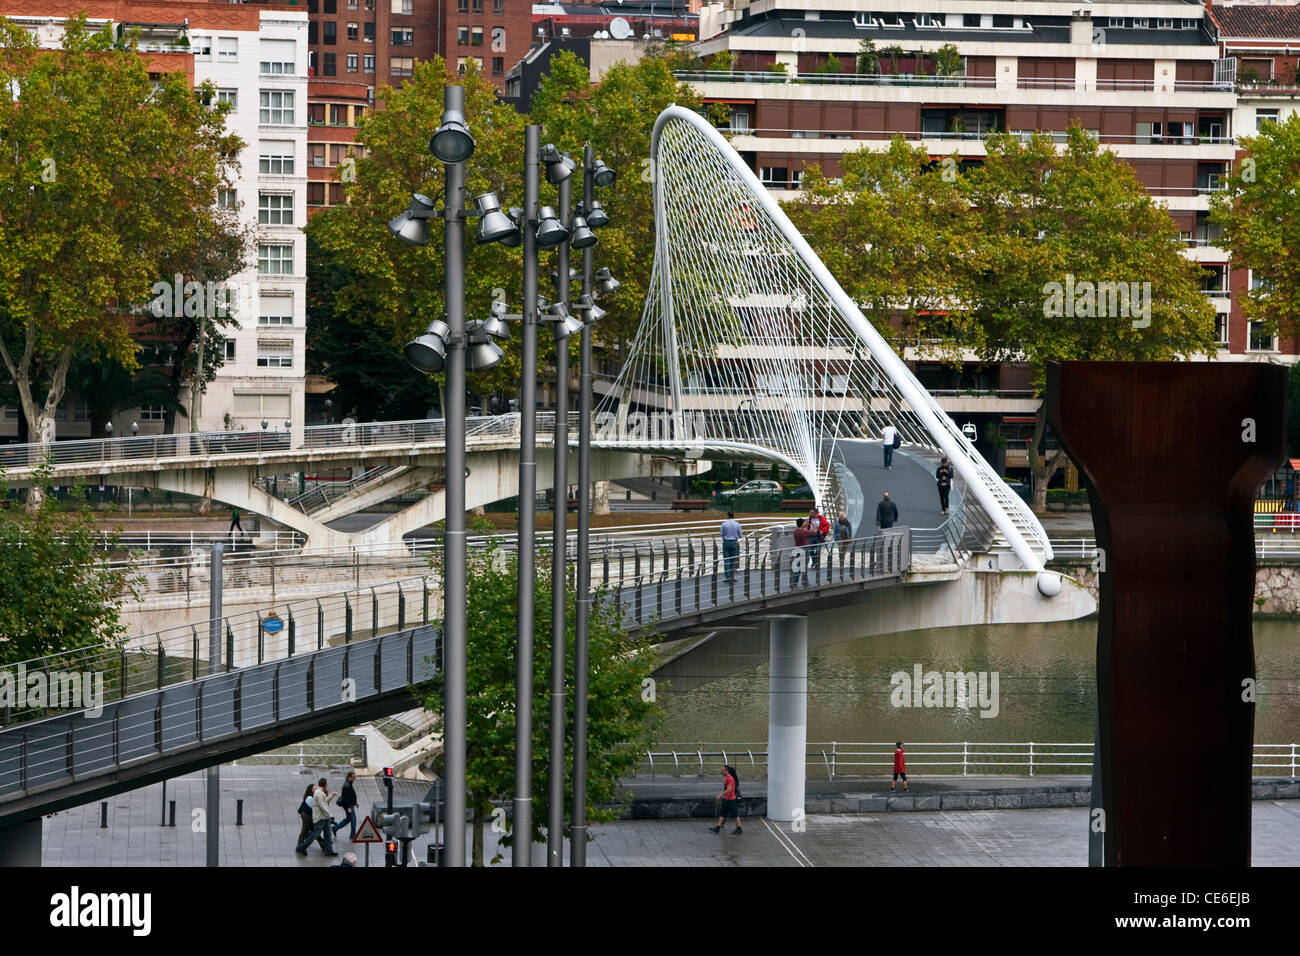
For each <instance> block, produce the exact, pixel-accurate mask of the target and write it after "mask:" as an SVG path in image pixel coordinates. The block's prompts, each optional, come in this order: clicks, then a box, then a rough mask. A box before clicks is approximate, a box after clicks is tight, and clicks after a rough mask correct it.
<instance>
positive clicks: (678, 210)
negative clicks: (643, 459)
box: [595, 106, 1052, 593]
mask: <svg viewBox="0 0 1300 956" xmlns="http://www.w3.org/2000/svg"><path fill="white" fill-rule="evenodd" d="M651 171H652V173H653V177H654V179H653V182H654V209H655V232H656V236H655V260H654V266H653V270H652V273H651V280H650V288H649V292H648V295H647V297H646V303H645V307H644V311H643V313H642V321H641V325H640V327H639V329H638V332H637V335H636V338H635V339H634V340H633V343H632V345H631V348H630V349H629V352H628V357H627V360H626V362H625V363H624V365H623V367H622V370H621V371H620V373H619V375H618V377H617V378H616V380H615V381H614V383H613V384H612V385H611V386H610V389H609V391H608V392H607V393H606V394H605V395H604V396H603V397H602V398H601V401H600V404H599V406H598V408H597V417H596V436H595V437H596V440H597V441H598V442H599V444H600V445H601V446H602V447H626V448H637V447H647V448H655V447H659V448H662V447H664V446H665V445H677V446H679V447H684V448H686V449H687V453H688V455H689V454H694V455H697V456H702V455H703V454H704V453H705V451H706V449H720V450H734V451H735V452H736V453H737V454H745V455H753V456H755V457H765V458H768V459H772V460H776V461H780V462H784V463H785V464H787V465H789V466H791V467H793V468H794V469H795V470H797V471H798V472H799V473H800V474H802V475H803V476H804V478H805V479H806V480H807V481H808V483H809V484H810V485H811V486H812V488H813V489H814V492H815V494H816V497H817V501H818V505H819V506H821V507H825V506H826V503H827V502H828V501H829V499H830V498H831V497H833V496H834V495H835V494H836V488H835V469H834V467H833V465H832V462H833V459H834V456H835V446H836V443H837V441H839V440H840V439H842V438H858V437H868V438H878V437H879V435H880V429H881V428H882V427H883V426H884V425H885V424H886V423H889V424H893V425H894V426H895V427H896V428H897V429H898V431H899V433H900V435H901V437H902V440H903V442H904V443H905V444H906V445H908V446H910V447H912V448H914V449H915V450H917V451H918V452H920V453H921V454H928V453H934V454H936V455H937V454H942V455H946V456H947V457H948V458H949V460H950V461H951V462H952V464H953V467H954V468H955V470H956V471H957V474H958V476H959V478H960V479H961V480H962V481H963V482H964V483H965V486H966V488H967V491H968V494H970V495H972V496H973V497H974V499H975V501H976V502H977V503H978V506H979V507H980V508H981V509H982V510H983V511H984V512H985V513H986V514H987V515H988V517H989V518H990V519H991V521H992V522H993V524H994V526H995V527H996V529H997V534H998V537H999V538H1000V539H1001V540H1002V542H1003V543H1005V545H1006V546H1007V547H1008V548H1009V549H1010V550H1011V551H1012V552H1014V553H1015V555H1016V556H1017V558H1018V559H1019V561H1020V563H1021V564H1022V565H1023V567H1024V568H1026V569H1027V570H1031V571H1038V572H1040V573H1041V572H1043V569H1044V565H1045V564H1046V562H1047V561H1049V560H1051V557H1052V548H1051V544H1050V543H1049V541H1048V538H1047V534H1046V532H1045V531H1044V530H1043V527H1042V525H1041V524H1040V523H1039V522H1038V519H1037V518H1036V517H1035V516H1034V514H1033V512H1032V511H1031V510H1030V509H1029V508H1028V506H1027V505H1026V504H1025V503H1024V501H1022V500H1021V499H1020V497H1019V496H1018V495H1016V494H1015V493H1014V492H1013V491H1012V490H1011V489H1010V488H1008V487H1007V485H1006V482H1004V481H1003V480H1002V478H1001V477H1000V476H998V474H997V473H996V472H995V471H994V470H993V469H992V468H991V467H990V466H989V464H988V462H986V461H985V460H984V459H983V457H982V456H981V455H980V454H979V452H978V451H976V450H975V447H974V445H973V444H971V442H970V441H969V440H968V439H967V438H966V437H965V436H964V435H963V434H962V433H961V431H960V430H959V429H958V428H957V426H956V424H955V423H954V422H953V421H952V419H951V418H950V417H949V416H948V415H947V413H946V412H944V411H943V409H942V408H940V407H939V404H938V403H937V402H936V401H935V400H934V398H933V397H932V396H931V395H930V394H929V393H928V392H927V391H926V390H925V388H924V387H923V386H922V385H921V384H920V382H918V381H917V379H916V377H915V376H914V375H913V374H912V372H911V370H910V369H908V368H907V366H906V365H905V364H904V363H903V361H902V360H901V359H900V358H899V357H898V355H897V354H895V352H894V351H893V349H891V348H890V346H889V344H888V343H887V342H886V341H885V339H884V338H883V337H882V336H881V335H880V333H879V332H877V331H876V329H875V328H874V327H873V326H872V324H871V323H870V322H869V321H868V320H867V319H866V317H865V316H864V315H863V314H862V312H861V310H860V309H859V308H858V306H857V305H856V304H855V303H854V302H853V300H852V299H851V298H850V297H849V296H848V294H847V293H845V291H844V290H843V289H842V288H841V287H840V285H839V283H838V282H836V280H835V279H834V277H833V276H832V275H831V274H830V272H829V271H828V270H827V269H826V267H825V265H824V264H823V263H822V261H821V260H820V259H819V258H818V256H817V254H816V253H815V252H813V250H812V248H811V247H810V246H809V245H808V243H807V241H806V240H805V239H804V238H803V236H802V235H801V234H800V233H799V231H798V230H797V229H796V228H795V226H794V224H793V223H791V222H790V219H789V218H788V217H787V216H786V214H785V213H784V212H783V211H782V209H781V207H780V205H779V204H778V203H777V202H776V200H775V199H773V198H772V196H771V194H770V193H769V192H768V190H767V189H766V187H764V186H763V184H762V183H761V182H760V181H759V180H758V177H756V176H755V175H754V173H753V171H752V170H750V168H749V167H748V166H747V165H746V164H745V162H744V160H743V159H742V158H741V157H740V155H739V154H738V153H737V152H736V151H735V150H734V149H733V148H732V146H731V145H730V144H729V143H728V142H727V141H726V140H725V139H724V138H723V136H722V135H721V133H719V132H718V131H717V130H716V129H715V128H714V127H713V126H712V124H710V123H709V122H708V121H707V120H705V119H704V118H703V117H702V116H700V115H699V114H697V113H695V112H693V111H691V110H688V109H685V108H683V107H679V106H670V107H668V108H667V109H666V110H664V111H663V113H661V114H660V116H659V118H658V120H657V121H656V123H655V127H654V132H653V135H652V138H651ZM650 423H653V427H652V425H651V424H650ZM1043 580H1044V576H1040V582H1042V581H1043ZM1049 590H1051V588H1050V584H1046V583H1044V591H1045V593H1046V592H1047V591H1049Z"/></svg>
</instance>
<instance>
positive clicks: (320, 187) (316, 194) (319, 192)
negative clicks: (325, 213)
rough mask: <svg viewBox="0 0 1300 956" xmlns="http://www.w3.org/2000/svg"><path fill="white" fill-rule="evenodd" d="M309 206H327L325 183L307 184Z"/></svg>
mask: <svg viewBox="0 0 1300 956" xmlns="http://www.w3.org/2000/svg"><path fill="white" fill-rule="evenodd" d="M307 205H308V206H323V205H325V184H324V183H308V184H307Z"/></svg>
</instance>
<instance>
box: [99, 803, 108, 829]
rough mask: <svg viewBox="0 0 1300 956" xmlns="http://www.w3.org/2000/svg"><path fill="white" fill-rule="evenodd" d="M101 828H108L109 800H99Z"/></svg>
mask: <svg viewBox="0 0 1300 956" xmlns="http://www.w3.org/2000/svg"><path fill="white" fill-rule="evenodd" d="M99 828H100V829H101V830H107V829H108V801H107V800H101V801H99Z"/></svg>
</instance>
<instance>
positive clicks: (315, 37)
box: [307, 20, 320, 56]
mask: <svg viewBox="0 0 1300 956" xmlns="http://www.w3.org/2000/svg"><path fill="white" fill-rule="evenodd" d="M317 24H318V21H316V20H311V21H309V22H308V23H307V45H308V46H315V45H316V44H317V43H319V42H320V31H319V30H318V29H317ZM315 55H316V54H315V53H312V56H315Z"/></svg>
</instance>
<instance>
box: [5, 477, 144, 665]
mask: <svg viewBox="0 0 1300 956" xmlns="http://www.w3.org/2000/svg"><path fill="white" fill-rule="evenodd" d="M33 483H34V484H35V486H36V487H38V488H39V489H41V490H42V491H44V492H45V494H43V495H41V496H40V503H39V504H38V505H37V506H36V507H35V508H33V509H31V510H30V511H23V510H22V509H20V508H11V507H4V508H0V581H3V582H4V596H3V598H0V665H3V664H13V663H16V662H18V661H26V660H31V659H33V658H36V657H44V656H46V655H52V654H59V653H62V652H64V651H70V650H74V649H76V648H78V647H89V646H93V645H96V644H104V643H109V642H112V641H116V640H119V639H121V638H123V637H125V635H126V629H125V628H124V627H123V625H122V624H121V623H120V622H119V620H118V612H119V611H120V609H121V606H122V601H123V599H124V597H125V596H126V595H127V594H128V593H129V587H130V584H131V580H130V574H129V572H128V571H127V570H126V569H125V568H123V567H122V566H120V565H119V566H116V567H110V566H109V565H108V564H106V563H105V562H104V560H103V558H104V554H103V552H102V551H100V550H98V549H99V548H100V547H101V546H102V544H103V541H104V535H103V534H102V533H100V532H99V531H98V529H97V528H96V526H95V521H94V518H93V517H92V516H91V513H90V510H89V508H86V507H83V508H82V509H81V510H80V511H78V512H67V511H63V510H60V509H59V508H57V507H56V505H55V500H54V498H53V496H51V495H50V494H49V493H48V492H49V489H50V472H49V468H48V466H46V467H42V468H40V469H38V470H37V472H36V475H35V478H34V480H33ZM73 493H74V495H75V496H80V495H82V489H74V492H73ZM7 496H8V488H7V486H6V485H5V484H4V482H3V475H0V500H6V499H7ZM8 503H9V501H7V500H6V504H8Z"/></svg>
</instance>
